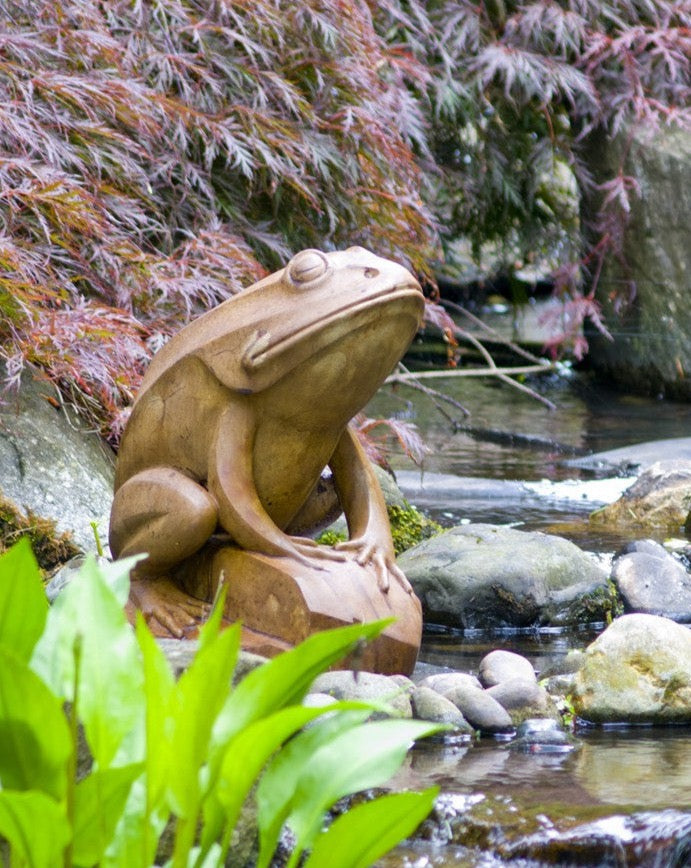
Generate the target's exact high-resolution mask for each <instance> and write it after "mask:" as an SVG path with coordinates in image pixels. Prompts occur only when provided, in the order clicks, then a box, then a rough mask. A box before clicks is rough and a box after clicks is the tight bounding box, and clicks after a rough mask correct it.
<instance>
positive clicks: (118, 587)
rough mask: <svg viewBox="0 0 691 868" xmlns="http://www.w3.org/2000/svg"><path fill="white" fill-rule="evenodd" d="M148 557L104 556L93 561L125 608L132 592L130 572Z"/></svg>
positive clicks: (121, 605)
mask: <svg viewBox="0 0 691 868" xmlns="http://www.w3.org/2000/svg"><path fill="white" fill-rule="evenodd" d="M145 559H146V555H132V556H131V557H129V558H122V559H121V560H118V561H108V560H106V559H105V558H102V559H101V560H98V561H95V560H94V561H92V563H93V564H94V565H95V566H96V567H97V569H98V572H99V574H100V576H101V577H102V579H103V580H104V581H105V583H106V585H108V587H109V588H110V590H111V591H112V592H113V594H114V595H115V599H116V600H117V601H118V603H119V604H120V607H121V608H124V606H125V603H126V602H127V598H128V597H129V594H130V573H131V571H132V568H133V567H134V566H135V565H136V564H138V563H139V561H143V560H145Z"/></svg>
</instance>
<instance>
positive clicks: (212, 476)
mask: <svg viewBox="0 0 691 868" xmlns="http://www.w3.org/2000/svg"><path fill="white" fill-rule="evenodd" d="M423 307H424V302H423V296H422V293H421V290H420V286H419V285H418V283H417V281H416V280H415V279H414V278H413V276H412V275H411V274H410V273H409V272H408V271H407V270H406V269H405V268H403V267H402V266H400V265H397V264H396V263H394V262H390V261H389V260H386V259H381V258H380V257H378V256H375V255H374V254H373V253H370V252H369V251H367V250H364V249H363V248H361V247H351V248H349V249H348V250H345V251H338V252H332V253H322V252H321V251H319V250H303V251H302V252H301V253H298V254H296V255H295V256H294V257H293V258H292V259H291V261H290V262H289V263H288V265H287V266H286V267H285V268H284V269H282V270H281V271H278V272H276V273H275V274H272V275H270V276H269V277H266V278H264V279H263V280H260V281H259V282H257V283H255V284H253V285H252V286H250V287H249V288H248V289H246V290H244V291H243V292H242V293H240V294H238V295H236V296H233V297H232V298H230V299H228V300H227V301H225V302H223V303H222V304H220V305H219V306H218V307H216V308H214V309H213V310H210V311H208V312H207V313H205V314H203V315H202V316H200V317H199V318H198V319H196V320H194V321H193V322H191V323H190V324H189V325H187V326H186V327H185V328H183V329H182V330H181V331H180V332H179V333H178V334H177V335H175V336H174V337H172V338H171V339H170V340H169V341H168V343H167V344H166V345H165V346H164V347H163V348H162V349H161V350H160V351H159V352H158V353H156V355H155V356H154V358H153V359H152V361H151V365H150V367H149V369H148V371H147V373H146V375H145V377H144V380H143V382H142V385H141V389H140V392H139V395H138V397H137V399H136V401H135V403H134V407H133V409H132V414H131V416H130V419H129V421H128V423H127V426H126V429H125V432H124V435H123V438H122V442H121V446H120V452H119V455H118V462H117V467H116V475H115V497H114V501H113V508H112V513H111V521H110V547H111V551H112V554H113V556H114V557H125V556H128V555H133V554H138V553H146V555H147V557H146V559H145V560H143V561H140V562H139V563H138V564H137V566H136V567H135V569H134V570H133V574H132V584H131V592H130V601H129V603H128V611H129V613H130V617H131V616H132V614H133V611H134V610H135V609H141V610H142V611H143V612H144V614H145V617H146V618H147V620H148V622H149V625H150V626H151V628H152V630H153V632H154V633H155V634H157V635H159V636H174V637H182V636H191V635H195V631H196V629H197V628H198V626H199V624H200V623H201V621H202V620H203V619H204V618H205V617H206V616H207V615H208V611H209V608H210V603H211V601H212V600H213V599H214V597H215V595H216V593H217V590H218V586H219V583H221V582H224V583H225V584H226V586H227V593H226V601H225V611H224V616H225V618H226V620H227V621H236V620H238V619H239V620H241V621H242V624H243V646H244V647H246V648H248V649H250V650H255V651H258V652H260V653H265V654H275V653H277V652H278V651H280V650H283V649H287V648H290V647H291V646H292V645H294V644H296V643H297V642H299V641H301V640H302V639H304V638H306V637H307V636H308V635H309V634H310V633H312V632H315V631H316V630H321V629H325V628H327V627H331V626H338V625H341V624H348V623H353V622H355V621H369V620H374V619H376V618H380V617H387V616H395V617H396V621H395V622H394V623H393V624H392V625H390V626H389V627H388V628H387V629H386V631H385V632H384V633H383V634H382V635H381V636H380V637H379V638H378V639H377V640H376V641H375V642H374V643H372V645H371V646H368V647H367V648H366V649H365V650H364V651H363V652H362V656H361V658H360V659H359V661H358V662H359V664H360V665H361V666H362V667H363V668H368V669H372V670H374V671H379V672H403V673H407V672H409V671H410V670H412V667H413V665H414V663H415V659H416V656H417V651H418V648H419V642H420V633H421V612H420V603H419V601H418V599H417V597H416V596H415V595H414V594H413V592H412V588H411V587H410V585H409V584H408V581H407V580H406V578H405V576H404V575H403V573H402V572H401V570H400V569H399V568H398V567H397V566H396V563H395V559H394V550H393V544H392V541H391V532H390V528H389V524H388V518H387V513H386V507H385V504H384V500H383V497H382V494H381V490H380V488H379V484H378V482H377V479H376V475H375V473H374V472H373V469H372V467H371V465H370V462H369V460H368V459H367V458H366V456H365V454H364V452H363V449H362V447H361V445H360V443H359V441H358V438H357V436H356V435H355V433H354V432H353V430H352V428H351V427H350V426H349V424H348V423H349V422H350V420H351V419H352V417H353V416H354V415H355V414H356V413H357V412H358V411H359V410H361V409H362V408H363V407H364V405H365V404H366V403H367V401H369V400H370V398H371V397H372V396H373V395H374V393H375V392H376V390H377V389H378V388H379V386H380V385H381V384H382V383H383V381H384V379H385V378H386V377H387V376H388V374H389V373H390V372H391V371H392V369H393V368H394V366H395V365H396V363H397V362H398V361H399V359H400V358H401V356H402V355H403V353H404V352H405V350H406V349H407V347H408V345H409V343H410V341H411V340H412V338H413V335H414V334H415V332H416V330H417V328H418V326H419V324H420V319H421V316H422V311H423ZM329 473H330V476H329ZM334 507H335V509H334ZM341 509H342V510H343V511H344V513H345V517H346V520H347V524H348V531H349V540H348V541H346V542H343V543H340V544H338V545H336V546H335V547H333V548H332V547H330V546H325V545H318V544H317V543H315V541H314V540H313V539H311V538H309V537H307V536H305V535H304V534H305V533H306V532H309V531H314V530H315V529H318V528H319V526H320V525H321V526H324V524H325V523H328V522H329V521H331V520H333V517H334V515H337V514H338V513H339V512H340V511H341Z"/></svg>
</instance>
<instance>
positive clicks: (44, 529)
mask: <svg viewBox="0 0 691 868" xmlns="http://www.w3.org/2000/svg"><path fill="white" fill-rule="evenodd" d="M22 537H28V538H29V542H30V543H31V548H32V550H33V552H34V556H35V557H36V560H37V561H38V565H39V566H40V567H41V569H42V570H43V571H45V572H47V573H49V572H52V571H53V570H54V569H55V568H56V567H58V566H60V565H61V564H64V563H65V562H66V561H68V560H70V558H73V557H74V556H75V555H77V554H79V548H78V547H77V546H76V545H75V543H74V541H73V539H72V535H71V534H70V533H59V532H58V531H57V530H56V528H55V522H54V521H53V520H51V519H48V518H40V517H39V516H37V515H34V513H33V512H31V510H28V511H27V512H26V513H24V512H22V510H21V509H19V507H18V506H17V505H16V504H15V503H13V502H12V501H11V500H8V499H7V498H5V497H0V553H2V552H4V551H6V550H7V549H9V548H10V547H11V546H13V545H14V544H15V543H16V542H17V541H18V540H19V539H21V538H22Z"/></svg>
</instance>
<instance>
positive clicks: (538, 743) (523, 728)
mask: <svg viewBox="0 0 691 868" xmlns="http://www.w3.org/2000/svg"><path fill="white" fill-rule="evenodd" d="M575 746H576V742H575V740H574V739H573V738H572V737H571V736H569V735H568V734H567V733H566V732H564V730H563V729H562V728H561V727H560V726H559V724H558V723H557V722H556V720H553V719H552V718H548V717H541V718H529V719H527V720H524V721H523V723H521V725H520V726H519V727H518V729H517V730H516V738H515V739H514V740H513V741H512V742H511V745H510V748H511V749H512V750H519V751H523V752H525V753H568V752H569V751H571V750H573V749H574V747H575Z"/></svg>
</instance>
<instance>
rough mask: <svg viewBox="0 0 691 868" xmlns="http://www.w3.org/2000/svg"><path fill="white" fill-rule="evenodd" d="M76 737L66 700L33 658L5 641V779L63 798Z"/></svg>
mask: <svg viewBox="0 0 691 868" xmlns="http://www.w3.org/2000/svg"><path fill="white" fill-rule="evenodd" d="M71 753H72V739H71V737H70V731H69V727H68V725H67V720H66V719H65V714H64V712H63V709H62V704H61V702H60V700H59V699H58V698H57V697H56V696H55V695H54V694H53V693H51V691H50V690H49V689H48V687H46V685H45V684H44V683H43V681H41V679H40V678H39V677H38V675H36V673H34V672H32V671H31V669H29V667H28V666H27V664H26V663H25V662H24V661H23V660H20V659H19V658H18V657H16V656H15V655H14V654H12V653H11V652H10V651H9V649H7V648H3V647H2V646H0V780H1V781H2V786H3V787H6V788H8V789H13V790H42V791H43V792H45V793H48V794H49V795H51V796H53V797H54V798H56V799H62V798H64V796H65V793H66V789H67V764H68V760H69V757H70V755H71Z"/></svg>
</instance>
